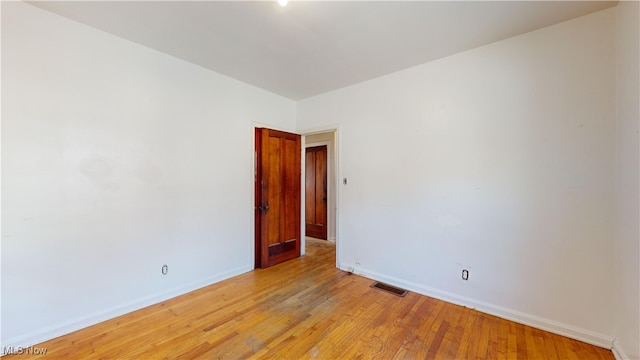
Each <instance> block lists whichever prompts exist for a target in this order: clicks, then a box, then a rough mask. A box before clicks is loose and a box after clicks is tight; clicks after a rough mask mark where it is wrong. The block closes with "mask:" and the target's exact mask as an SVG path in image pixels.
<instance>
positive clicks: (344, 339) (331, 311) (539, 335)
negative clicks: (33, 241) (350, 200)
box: [2, 240, 614, 360]
mask: <svg viewBox="0 0 640 360" xmlns="http://www.w3.org/2000/svg"><path fill="white" fill-rule="evenodd" d="M371 283H372V281H371V280H370V279H366V278H363V277H360V276H357V275H349V274H348V273H345V272H342V271H339V270H337V269H336V268H335V247H334V245H333V244H332V243H330V242H327V241H322V240H308V241H307V255H306V256H304V257H301V258H298V259H294V260H292V261H289V262H286V263H283V264H280V265H276V266H274V267H271V268H268V269H259V270H256V271H252V272H250V273H247V274H243V275H240V276H237V277H234V278H232V279H229V280H226V281H223V282H220V283H218V284H214V285H211V286H208V287H206V288H203V289H200V290H197V291H194V292H191V293H188V294H185V295H183V296H180V297H177V298H174V299H171V300H169V301H165V302H163V303H160V304H156V305H153V306H150V307H147V308H144V309H141V310H138V311H135V312H133V313H130V314H126V315H123V316H121V317H118V318H115V319H112V320H108V321H105V322H103V323H100V324H97V325H94V326H92V327H89V328H86V329H83V330H79V331H76V332H74V333H71V334H68V335H65V336H62V337H59V338H56V339H53V340H50V341H47V342H45V343H42V344H39V345H36V347H38V348H46V349H47V354H46V356H44V357H43V358H46V359H197V358H201V359H249V358H255V359H607V360H613V359H614V357H613V355H612V353H611V351H609V350H606V349H602V348H599V347H596V346H591V345H588V344H585V343H582V342H579V341H575V340H572V339H569V338H566V337H562V336H558V335H554V334H551V333H548V332H544V331H542V330H538V329H534V328H531V327H528V326H524V325H521V324H517V323H514V322H511V321H507V320H503V319H500V318H497V317H495V316H491V315H487V314H484V313H481V312H478V311H475V310H470V309H467V308H464V307H461V306H457V305H453V304H449V303H446V302H443V301H439V300H436V299H433V298H429V297H426V296H422V295H418V294H415V293H411V292H410V293H409V294H407V296H405V297H398V296H395V295H392V294H389V293H386V292H383V291H380V290H377V289H373V288H371V287H370V285H371ZM30 358H38V356H29V355H19V356H18V355H11V356H5V357H3V358H2V359H3V360H14V359H20V360H22V359H30Z"/></svg>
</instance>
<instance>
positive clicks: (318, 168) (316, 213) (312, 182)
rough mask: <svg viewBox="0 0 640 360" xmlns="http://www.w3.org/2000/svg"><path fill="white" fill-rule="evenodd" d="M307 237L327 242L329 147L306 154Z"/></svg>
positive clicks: (313, 148)
mask: <svg viewBox="0 0 640 360" xmlns="http://www.w3.org/2000/svg"><path fill="white" fill-rule="evenodd" d="M305 235H306V236H311V237H314V238H317V239H324V240H327V146H326V145H325V146H316V147H310V148H307V149H306V152H305Z"/></svg>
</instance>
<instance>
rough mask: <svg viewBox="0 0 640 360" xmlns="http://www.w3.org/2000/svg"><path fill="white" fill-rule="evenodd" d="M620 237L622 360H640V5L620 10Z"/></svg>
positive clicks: (617, 284) (617, 273) (619, 352)
mask: <svg viewBox="0 0 640 360" xmlns="http://www.w3.org/2000/svg"><path fill="white" fill-rule="evenodd" d="M616 17H617V27H616V30H617V33H616V35H617V36H616V40H617V43H616V45H617V46H616V50H617V51H616V70H617V71H616V110H617V121H616V124H617V132H616V150H617V151H616V164H615V165H616V219H615V220H616V223H615V224H616V233H615V243H614V246H615V247H614V248H615V253H614V254H615V255H614V261H615V274H614V276H615V278H614V279H615V280H614V283H615V290H614V299H615V304H614V309H615V314H614V316H615V317H614V319H615V329H614V336H615V337H616V346H615V348H614V353H615V354H616V357H618V358H619V359H622V358H628V359H640V324H639V322H640V268H639V264H640V229H639V226H640V225H639V223H640V211H639V201H640V193H639V192H638V191H639V189H640V180H639V177H640V176H639V165H640V142H639V141H638V133H639V132H640V110H639V105H638V102H640V91H639V90H638V83H639V82H640V73H639V70H638V68H639V67H640V57H639V56H638V53H639V51H640V50H639V47H640V36H639V35H638V34H639V33H640V25H639V22H640V21H639V18H640V6H639V3H638V2H637V1H633V2H629V1H624V2H620V3H619V4H618V6H617V7H616Z"/></svg>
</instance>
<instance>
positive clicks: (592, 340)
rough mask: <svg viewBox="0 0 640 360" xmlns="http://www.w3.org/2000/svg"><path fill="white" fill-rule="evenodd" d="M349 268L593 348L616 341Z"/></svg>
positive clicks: (553, 322) (454, 295)
mask: <svg viewBox="0 0 640 360" xmlns="http://www.w3.org/2000/svg"><path fill="white" fill-rule="evenodd" d="M349 267H353V268H354V269H355V271H354V273H355V274H357V275H361V276H364V277H367V278H370V279H373V280H376V281H382V282H385V283H388V284H390V285H394V286H399V287H401V288H404V289H406V290H410V291H413V292H416V293H418V294H422V295H426V296H430V297H433V298H436V299H439V300H443V301H446V302H449V303H453V304H456V305H460V306H464V307H467V308H471V309H475V310H478V311H480V312H483V313H486V314H490V315H495V316H498V317H500V318H503V319H506V320H511V321H514V322H517V323H520V324H524V325H528V326H531V327H535V328H537V329H541V330H545V331H549V332H552V333H554V334H558V335H562V336H566V337H569V338H572V339H575V340H578V341H582V342H585V343H588V344H591V345H595V346H599V347H602V348H605V349H611V348H612V347H613V338H612V337H609V336H606V335H603V334H598V333H595V332H593V331H590V330H586V329H581V328H578V327H575V326H571V325H568V324H563V323H560V322H557V321H553V320H549V319H545V318H541V317H539V316H535V315H531V314H526V313H523V312H520V311H516V310H512V309H508V308H505V307H502V306H498V305H494V304H490V303H486V302H483V301H479V300H476V299H472V298H468V297H464V296H460V295H457V294H453V293H450V292H447V291H442V290H438V289H434V288H431V287H427V286H423V285H420V284H416V283H413V282H409V281H404V280H401V279H397V278H395V277H391V276H386V275H383V274H379V273H376V272H374V271H369V270H367V269H363V268H361V267H358V266H355V265H353V264H340V269H341V270H344V271H348V268H349ZM621 359H626V358H621Z"/></svg>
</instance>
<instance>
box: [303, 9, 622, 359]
mask: <svg viewBox="0 0 640 360" xmlns="http://www.w3.org/2000/svg"><path fill="white" fill-rule="evenodd" d="M614 15H615V12H614V10H606V11H603V12H598V13H595V14H592V15H589V16H586V17H582V18H578V19H575V20H571V21H568V22H565V23H561V24H558V25H555V26H552V27H549V28H545V29H542V30H539V31H535V32H532V33H528V34H524V35H521V36H518V37H514V38H511V39H508V40H505V41H501V42H498V43H494V44H491V45H488V46H484V47H481V48H477V49H474V50H471V51H467V52H464V53H461V54H457V55H454V56H451V57H448V58H444V59H441V60H438V61H433V62H430V63H427V64H423V65H420V66H417V67H414V68H411V69H408V70H404V71H401V72H397V73H394V74H391V75H388V76H385V77H381V78H378V79H374V80H371V81H367V82H364V83H361V84H358V85H354V86H351V87H348V88H344V89H341V90H337V91H333V92H330V93H327V94H323V95H320V96H317V97H314V98H310V99H307V100H303V101H301V102H299V103H298V128H299V129H300V128H302V129H304V128H315V127H321V126H326V125H327V124H339V126H340V139H341V140H340V154H341V156H340V163H339V170H338V171H339V174H338V178H340V179H341V178H343V177H346V178H348V185H346V186H345V185H340V187H341V192H340V198H341V200H340V203H341V205H340V206H341V208H340V213H341V216H340V218H339V222H340V224H341V231H340V234H339V236H340V241H341V244H340V245H341V250H342V255H341V261H342V262H341V264H340V266H341V267H342V268H345V269H346V268H347V267H348V266H354V267H355V269H356V272H358V273H361V274H364V275H367V276H370V277H373V278H377V279H379V280H384V281H388V282H391V283H394V284H397V285H400V286H404V287H407V288H409V289H411V290H414V291H418V292H422V293H425V294H429V295H432V296H436V297H439V298H442V299H446V300H449V301H453V302H457V303H461V304H465V305H468V306H472V307H476V308H478V309H480V310H483V311H487V312H491V313H494V314H498V315H500V316H503V317H506V318H510V319H515V320H517V321H521V322H525V323H528V324H532V325H535V326H537V327H540V328H543V329H549V330H552V331H555V332H557V333H562V334H566V335H569V336H572V337H574V338H579V339H582V340H585V341H588V342H591V343H595V344H599V345H601V346H606V347H610V346H611V341H612V338H611V336H610V335H611V334H612V328H613V325H612V322H611V317H612V316H613V313H612V310H611V309H612V305H613V299H612V291H613V285H612V282H611V279H612V278H613V272H612V269H613V249H612V246H611V238H612V236H613V221H614V218H613V206H614V204H613V199H614V193H613V188H614V187H613V185H614V177H613V167H614V164H613V159H614V137H615V108H614V106H615V98H614V87H615V75H614V70H613V69H614V65H615V63H614V56H615V49H614V36H615V34H614V20H615V17H614ZM356 259H358V261H359V263H360V265H357V264H356ZM465 268H466V269H469V270H470V279H469V281H462V280H461V278H460V274H461V270H462V269H465Z"/></svg>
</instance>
